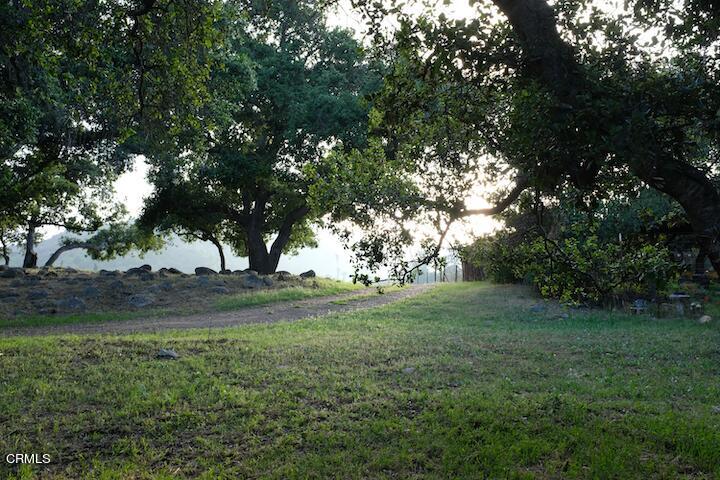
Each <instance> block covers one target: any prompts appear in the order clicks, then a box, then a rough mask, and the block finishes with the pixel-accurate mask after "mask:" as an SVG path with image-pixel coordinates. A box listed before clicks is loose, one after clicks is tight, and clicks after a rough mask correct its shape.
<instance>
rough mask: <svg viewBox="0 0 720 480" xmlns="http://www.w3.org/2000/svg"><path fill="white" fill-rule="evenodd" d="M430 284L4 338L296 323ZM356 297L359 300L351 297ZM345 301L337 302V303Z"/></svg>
mask: <svg viewBox="0 0 720 480" xmlns="http://www.w3.org/2000/svg"><path fill="white" fill-rule="evenodd" d="M432 286H433V285H432V284H431V285H428V284H425V285H414V286H410V287H407V288H404V289H402V290H399V291H394V292H391V293H386V294H384V295H371V296H363V297H359V296H358V295H359V294H358V292H350V293H345V294H341V295H333V296H330V297H318V298H312V299H308V300H301V301H288V302H280V303H275V304H268V305H263V306H258V307H248V308H242V309H239V310H235V311H231V312H212V313H202V314H194V315H186V316H167V317H154V318H153V317H151V318H138V319H133V320H125V321H117V322H105V323H87V324H71V325H53V326H43V327H23V328H13V329H4V330H3V331H2V334H3V335H13V336H17V335H59V334H66V333H71V334H98V333H99V334H103V333H134V332H157V331H161V330H171V329H190V328H222V327H232V326H236V325H244V324H251V323H274V322H282V321H295V320H300V319H303V318H309V317H317V316H322V315H327V314H330V313H337V312H348V311H352V310H360V309H366V308H371V307H376V306H380V305H386V304H388V303H392V302H395V301H398V300H401V299H404V298H408V297H412V296H415V295H417V294H419V293H421V292H424V291H427V290H428V289H430V288H432ZM353 297H358V298H353ZM343 299H345V300H347V301H345V302H338V300H343Z"/></svg>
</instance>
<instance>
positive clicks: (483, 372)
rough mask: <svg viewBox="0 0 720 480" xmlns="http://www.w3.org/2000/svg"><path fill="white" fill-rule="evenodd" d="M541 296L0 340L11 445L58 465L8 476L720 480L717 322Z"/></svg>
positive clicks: (483, 287)
mask: <svg viewBox="0 0 720 480" xmlns="http://www.w3.org/2000/svg"><path fill="white" fill-rule="evenodd" d="M535 302H537V300H536V299H533V298H531V297H530V295H529V293H528V292H527V291H525V290H523V289H522V288H520V287H510V286H492V285H488V284H455V285H443V286H440V287H438V288H436V289H434V290H433V291H431V292H429V293H425V294H423V295H421V296H419V297H415V298H412V299H408V300H405V301H402V302H400V303H396V304H393V305H388V306H385V307H381V308H377V309H373V310H367V311H358V312H354V313H350V314H342V315H334V316H329V317H324V318H322V319H311V320H304V321H299V322H295V323H287V324H272V325H255V326H245V327H239V328H233V329H227V330H212V331H202V332H198V331H187V332H169V333H163V334H153V335H133V336H102V337H67V336H66V337H59V338H5V339H0V371H2V372H3V375H2V388H0V409H1V410H0V452H2V454H3V457H4V456H5V454H6V453H8V452H26V453H33V452H37V453H49V454H50V455H51V459H52V461H51V463H50V464H48V465H44V466H34V467H32V468H25V469H23V470H21V471H18V470H17V469H16V468H15V467H12V468H11V467H9V466H8V465H7V464H0V476H5V475H6V474H18V475H19V476H21V477H22V478H33V475H36V476H37V477H36V478H42V479H45V478H68V479H76V478H102V479H111V478H117V479H128V478H138V479H140V478H143V479H144V478H163V479H169V478H197V477H199V478H206V479H216V478H278V479H279V478H328V477H332V478H473V479H476V478H620V479H629V478H638V479H639V478H693V479H698V478H720V328H719V327H718V323H717V320H715V322H714V323H711V324H709V325H699V324H697V323H695V322H693V321H691V320H667V319H666V320H652V319H650V318H648V317H630V316H625V315H619V314H611V313H607V312H593V311H569V312H568V313H569V315H568V317H567V318H565V317H564V316H561V315H558V313H560V312H559V311H558V310H556V309H555V308H554V307H552V306H550V307H549V308H548V309H547V310H544V311H541V312H539V313H533V311H531V309H530V306H531V305H532V304H533V303H535ZM533 310H537V309H533ZM165 347H166V348H174V349H175V350H176V351H177V352H178V353H179V354H180V355H181V358H180V359H178V360H175V361H172V360H170V361H168V360H156V359H154V358H153V357H154V353H155V352H156V351H157V350H158V349H159V348H165Z"/></svg>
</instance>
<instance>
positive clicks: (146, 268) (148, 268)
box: [138, 263, 152, 272]
mask: <svg viewBox="0 0 720 480" xmlns="http://www.w3.org/2000/svg"><path fill="white" fill-rule="evenodd" d="M138 268H139V269H140V270H145V271H146V272H152V267H151V266H150V265H148V264H147V263H146V264H145V265H140V266H139V267H138Z"/></svg>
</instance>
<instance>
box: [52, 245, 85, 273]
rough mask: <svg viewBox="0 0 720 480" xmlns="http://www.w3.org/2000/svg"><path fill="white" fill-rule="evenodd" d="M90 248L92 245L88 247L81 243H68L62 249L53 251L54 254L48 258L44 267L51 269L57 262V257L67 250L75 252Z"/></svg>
mask: <svg viewBox="0 0 720 480" xmlns="http://www.w3.org/2000/svg"><path fill="white" fill-rule="evenodd" d="M91 247H92V245H90V244H89V243H82V242H73V243H68V244H67V245H63V246H62V247H60V248H58V249H57V250H55V252H53V254H52V255H50V258H48V260H47V262H45V266H46V267H52V266H53V264H54V263H55V262H56V261H57V259H58V257H59V256H60V255H62V254H63V253H65V252H67V251H68V250H75V249H78V248H86V249H89V248H91Z"/></svg>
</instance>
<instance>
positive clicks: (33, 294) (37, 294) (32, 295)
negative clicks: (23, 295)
mask: <svg viewBox="0 0 720 480" xmlns="http://www.w3.org/2000/svg"><path fill="white" fill-rule="evenodd" d="M49 296H50V292H48V291H47V290H45V289H44V288H39V289H37V290H30V291H29V292H28V296H27V297H28V300H43V299H45V298H48V297H49Z"/></svg>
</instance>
